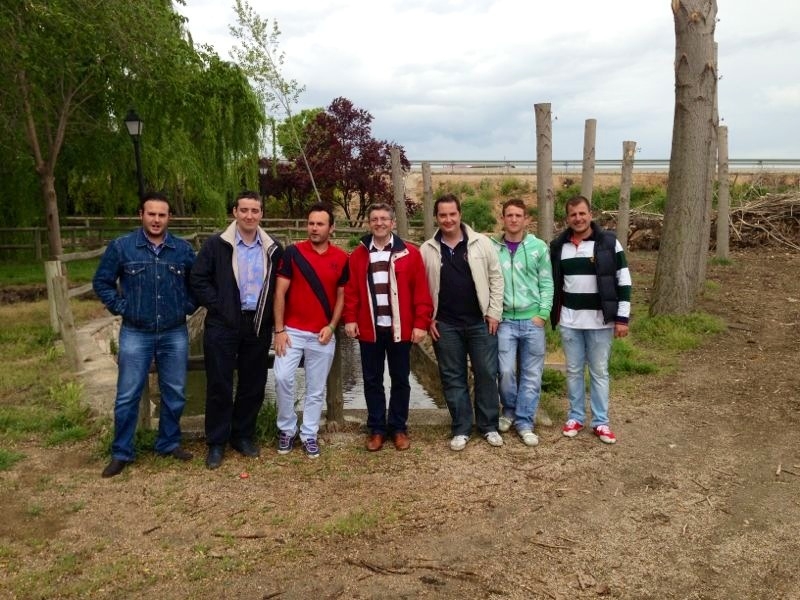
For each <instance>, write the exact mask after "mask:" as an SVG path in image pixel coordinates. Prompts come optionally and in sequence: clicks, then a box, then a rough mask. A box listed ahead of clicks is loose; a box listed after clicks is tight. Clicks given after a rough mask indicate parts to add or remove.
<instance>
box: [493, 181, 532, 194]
mask: <svg viewBox="0 0 800 600" xmlns="http://www.w3.org/2000/svg"><path fill="white" fill-rule="evenodd" d="M530 189H531V188H530V184H529V183H528V182H527V181H522V180H521V179H518V178H516V177H509V178H507V179H504V180H503V181H501V182H500V194H501V195H502V196H513V195H515V194H526V193H528V192H529V191H530Z"/></svg>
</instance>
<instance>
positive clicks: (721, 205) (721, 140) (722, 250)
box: [717, 125, 731, 260]
mask: <svg viewBox="0 0 800 600" xmlns="http://www.w3.org/2000/svg"><path fill="white" fill-rule="evenodd" d="M717 144H718V146H719V152H718V156H719V173H718V177H719V194H718V197H717V258H719V259H720V260H728V258H729V253H728V246H729V243H728V241H729V239H730V229H729V228H730V226H729V223H728V221H729V219H730V208H731V188H730V180H729V178H728V128H727V127H726V126H725V125H723V126H722V127H720V128H719V130H718V131H717Z"/></svg>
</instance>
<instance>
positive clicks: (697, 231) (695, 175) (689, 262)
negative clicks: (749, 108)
mask: <svg viewBox="0 0 800 600" xmlns="http://www.w3.org/2000/svg"><path fill="white" fill-rule="evenodd" d="M672 12H673V15H674V18H675V115H674V120H673V127H672V149H671V154H670V167H669V183H668V184H667V204H666V207H665V210H664V228H663V230H662V235H661V244H660V247H659V251H658V261H657V262H656V274H655V282H654V286H653V296H652V302H651V304H650V313H651V314H653V315H659V314H685V313H688V312H691V311H692V310H693V309H694V306H695V301H696V297H697V292H698V290H699V289H700V288H701V285H702V282H700V281H699V279H700V277H699V273H698V270H699V269H698V264H699V261H700V257H701V253H703V254H705V253H707V252H708V249H707V248H706V249H705V250H704V249H703V247H702V242H703V239H704V235H703V234H704V231H703V229H702V227H703V222H704V213H705V211H706V206H707V200H708V199H707V194H708V193H709V190H710V186H709V185H708V177H709V173H710V170H709V168H708V161H709V160H710V157H711V144H712V130H713V114H714V95H715V89H716V85H717V76H716V71H715V69H714V27H715V25H716V16H717V2H716V0H672Z"/></svg>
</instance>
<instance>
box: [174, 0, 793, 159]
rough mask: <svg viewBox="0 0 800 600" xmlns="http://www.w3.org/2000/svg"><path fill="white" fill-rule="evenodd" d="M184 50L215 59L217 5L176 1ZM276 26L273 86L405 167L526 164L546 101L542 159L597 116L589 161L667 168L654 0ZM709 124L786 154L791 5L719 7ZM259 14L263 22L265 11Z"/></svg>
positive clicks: (220, 38) (278, 12)
mask: <svg viewBox="0 0 800 600" xmlns="http://www.w3.org/2000/svg"><path fill="white" fill-rule="evenodd" d="M186 4H187V6H186V7H180V6H179V7H178V10H179V11H180V12H182V13H183V14H185V15H187V16H188V17H189V22H188V29H189V30H190V31H191V33H192V35H193V37H194V39H195V41H196V42H203V43H209V44H211V45H213V46H214V47H215V48H216V49H217V51H218V53H219V54H220V55H221V56H223V57H225V58H228V57H229V48H230V47H231V45H232V44H233V43H234V42H233V40H232V39H231V38H230V36H229V35H228V25H229V24H232V23H233V22H234V13H233V9H232V7H231V5H227V6H226V5H224V4H223V5H220V4H218V1H217V0H186ZM252 4H253V5H255V6H256V8H257V9H258V10H259V11H260V14H261V16H262V17H266V18H270V19H276V20H277V22H278V25H279V27H280V29H281V32H282V34H281V37H280V47H281V49H282V50H283V51H284V52H285V54H286V63H285V75H286V76H287V77H288V78H291V79H296V80H297V81H298V82H300V83H301V84H303V85H305V86H306V92H305V93H304V94H303V96H302V97H301V106H300V108H307V107H314V106H327V105H328V104H329V103H330V102H331V100H333V99H334V98H335V97H337V96H344V97H346V98H348V99H350V100H351V101H352V102H353V103H354V104H355V105H356V106H358V107H359V108H364V109H366V110H368V111H369V112H370V113H371V114H372V115H373V117H374V118H375V119H374V121H373V134H374V135H375V136H376V137H378V138H383V139H388V140H392V141H396V142H397V143H399V144H402V145H403V146H404V147H405V148H406V153H407V155H408V156H409V157H410V158H411V159H412V160H423V159H476V160H478V159H487V160H488V159H502V158H507V159H532V158H534V157H535V151H536V144H535V122H534V115H533V105H534V104H535V103H538V102H549V103H551V105H552V111H553V114H554V115H556V116H557V117H558V120H557V121H554V123H553V155H554V157H555V158H556V159H572V158H577V157H579V156H580V154H581V151H582V147H583V130H584V122H585V120H586V119H587V118H596V119H597V120H598V126H597V157H598V158H617V157H619V156H621V153H622V141H624V140H635V141H637V143H638V145H639V146H640V147H641V148H642V151H641V154H640V156H641V157H642V158H667V157H668V156H669V151H670V144H671V129H672V113H673V104H674V71H673V62H674V54H675V36H674V26H673V16H672V13H671V11H670V6H669V2H667V1H666V0H658V1H656V0H644V1H642V0H617V1H615V2H597V1H595V0H565V1H564V2H560V3H540V2H519V1H518V0H438V1H435V0H404V1H400V0H381V1H375V0H326V1H324V2H323V1H322V0H293V1H292V2H285V3H280V4H273V5H271V6H268V7H262V6H261V5H260V3H257V2H252ZM719 4H720V6H719V12H718V18H719V22H718V23H717V30H716V33H715V39H716V40H717V42H718V43H719V60H720V68H719V72H720V74H721V75H722V80H721V81H720V88H719V106H720V115H721V116H722V117H723V118H725V120H726V124H728V125H729V128H730V156H731V157H732V158H746V157H758V156H759V155H762V156H763V157H788V158H791V157H795V156H797V154H798V153H797V150H796V143H795V140H796V139H797V138H798V135H800V132H798V127H800V126H799V125H797V123H798V120H797V119H796V117H795V115H796V114H797V109H798V108H799V107H800V98H798V96H799V95H800V91H798V89H799V88H798V86H797V85H796V84H795V80H796V78H797V75H796V71H797V66H796V64H797V61H796V59H795V57H796V56H798V55H800V36H798V35H797V34H796V33H795V29H796V28H795V24H796V23H797V22H798V20H800V4H798V3H797V2H796V0H771V1H770V2H769V3H764V2H762V3H752V2H748V1H746V0H724V1H720V3H719ZM268 11H272V12H268Z"/></svg>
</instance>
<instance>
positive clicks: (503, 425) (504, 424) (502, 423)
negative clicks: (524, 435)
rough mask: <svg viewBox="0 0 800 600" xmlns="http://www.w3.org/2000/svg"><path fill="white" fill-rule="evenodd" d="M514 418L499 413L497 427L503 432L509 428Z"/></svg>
mask: <svg viewBox="0 0 800 600" xmlns="http://www.w3.org/2000/svg"><path fill="white" fill-rule="evenodd" d="M513 423H514V419H512V418H511V417H507V416H505V415H501V416H500V419H499V420H498V422H497V429H498V431H500V432H501V433H505V432H506V431H508V430H509V429H511V425H513Z"/></svg>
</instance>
